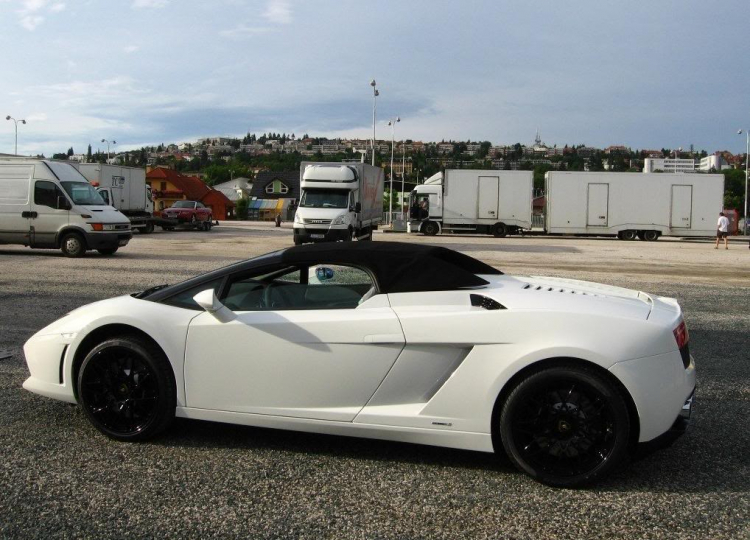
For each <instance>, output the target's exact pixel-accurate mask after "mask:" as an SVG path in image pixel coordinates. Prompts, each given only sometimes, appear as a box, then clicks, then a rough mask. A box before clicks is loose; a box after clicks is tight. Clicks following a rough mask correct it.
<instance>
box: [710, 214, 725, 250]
mask: <svg viewBox="0 0 750 540" xmlns="http://www.w3.org/2000/svg"><path fill="white" fill-rule="evenodd" d="M716 226H717V230H716V246H714V249H719V241H720V240H721V239H722V238H723V239H724V249H729V218H728V217H727V216H725V215H724V212H719V222H718V223H717V224H716Z"/></svg>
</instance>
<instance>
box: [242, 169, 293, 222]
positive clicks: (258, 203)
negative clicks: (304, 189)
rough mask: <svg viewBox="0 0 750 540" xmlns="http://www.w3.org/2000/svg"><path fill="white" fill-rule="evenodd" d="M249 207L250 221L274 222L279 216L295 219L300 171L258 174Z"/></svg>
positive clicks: (286, 219) (285, 218) (263, 172)
mask: <svg viewBox="0 0 750 540" xmlns="http://www.w3.org/2000/svg"><path fill="white" fill-rule="evenodd" d="M250 197H251V199H252V200H251V201H250V204H249V205H248V207H247V217H248V219H256V220H261V221H272V220H273V219H275V218H276V215H277V214H281V218H282V219H284V220H285V221H288V220H291V219H294V211H295V209H296V208H297V201H298V200H299V171H281V172H273V171H262V172H259V173H258V174H257V176H256V177H255V181H254V182H253V187H252V191H251V193H250Z"/></svg>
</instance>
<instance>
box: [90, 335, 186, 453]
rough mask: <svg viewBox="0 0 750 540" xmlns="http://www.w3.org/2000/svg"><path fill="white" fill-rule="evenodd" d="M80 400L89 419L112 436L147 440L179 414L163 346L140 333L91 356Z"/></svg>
mask: <svg viewBox="0 0 750 540" xmlns="http://www.w3.org/2000/svg"><path fill="white" fill-rule="evenodd" d="M78 400H79V403H80V404H81V406H82V407H83V410H84V412H85V413H86V416H87V417H88V419H89V421H90V422H91V423H92V424H93V425H94V427H96V428H97V429H98V430H99V431H101V432H102V433H104V434H105V435H107V436H108V437H110V438H113V439H117V440H120V441H140V440H145V439H149V438H151V437H153V436H155V435H157V434H158V433H160V432H161V431H163V430H164V429H165V428H166V427H167V426H168V425H169V424H170V423H171V421H172V419H173V418H174V413H175V405H176V394H175V383H174V376H173V374H172V372H171V368H170V367H169V364H168V362H167V360H166V358H165V357H164V354H163V353H162V352H161V350H160V349H158V347H156V346H154V345H152V344H150V343H148V342H146V341H145V340H142V339H140V338H138V337H130V336H129V337H124V338H116V339H109V340H107V341H105V342H103V343H101V344H99V345H98V346H96V347H94V349H92V350H91V352H89V353H88V355H86V358H85V359H84V361H83V364H82V365H81V369H80V371H79V374H78Z"/></svg>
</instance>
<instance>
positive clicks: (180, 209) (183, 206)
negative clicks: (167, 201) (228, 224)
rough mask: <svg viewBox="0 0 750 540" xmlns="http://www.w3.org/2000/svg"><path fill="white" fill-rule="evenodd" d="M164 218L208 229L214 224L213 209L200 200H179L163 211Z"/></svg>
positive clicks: (180, 223)
mask: <svg viewBox="0 0 750 540" xmlns="http://www.w3.org/2000/svg"><path fill="white" fill-rule="evenodd" d="M161 217H163V218H164V219H171V220H174V221H176V222H177V224H179V225H190V226H191V227H194V228H196V229H202V230H204V231H208V230H210V229H211V225H212V224H213V216H212V215H211V209H210V208H207V207H206V206H204V205H203V203H200V202H198V201H177V202H176V203H174V204H173V205H172V206H171V207H169V208H167V209H166V210H164V211H163V212H162V213H161Z"/></svg>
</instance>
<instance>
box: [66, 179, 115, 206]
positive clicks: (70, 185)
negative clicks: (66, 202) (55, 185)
mask: <svg viewBox="0 0 750 540" xmlns="http://www.w3.org/2000/svg"><path fill="white" fill-rule="evenodd" d="M60 183H61V184H62V187H63V189H64V190H65V193H67V194H68V196H69V197H70V198H71V200H72V201H73V204H81V205H84V206H107V203H106V202H104V199H102V196H101V195H99V192H98V191H96V189H95V188H94V186H92V185H91V184H89V183H88V182H60Z"/></svg>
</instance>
